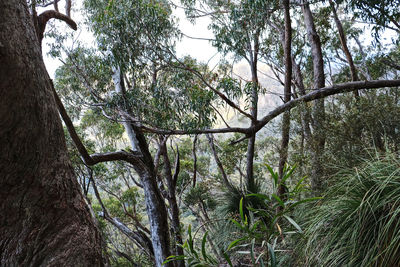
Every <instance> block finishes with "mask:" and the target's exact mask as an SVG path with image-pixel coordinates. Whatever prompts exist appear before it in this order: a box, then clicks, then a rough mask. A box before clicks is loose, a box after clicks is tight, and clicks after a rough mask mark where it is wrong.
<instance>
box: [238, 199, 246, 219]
mask: <svg viewBox="0 0 400 267" xmlns="http://www.w3.org/2000/svg"><path fill="white" fill-rule="evenodd" d="M239 213H240V218H242V221H245V218H244V213H243V197H242V198H241V199H240V202H239Z"/></svg>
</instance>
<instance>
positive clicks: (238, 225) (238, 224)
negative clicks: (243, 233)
mask: <svg viewBox="0 0 400 267" xmlns="http://www.w3.org/2000/svg"><path fill="white" fill-rule="evenodd" d="M231 221H232V222H233V223H234V224H235V225H236V226H237V227H239V228H240V229H242V230H243V229H244V227H243V226H242V225H241V224H240V223H238V221H236V220H235V219H231Z"/></svg>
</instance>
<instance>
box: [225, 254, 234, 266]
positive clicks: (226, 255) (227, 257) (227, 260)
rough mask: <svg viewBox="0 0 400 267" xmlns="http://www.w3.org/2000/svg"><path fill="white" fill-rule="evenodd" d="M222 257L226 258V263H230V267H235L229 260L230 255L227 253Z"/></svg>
mask: <svg viewBox="0 0 400 267" xmlns="http://www.w3.org/2000/svg"><path fill="white" fill-rule="evenodd" d="M222 255H223V256H224V258H225V260H226V262H228V264H229V266H230V267H233V265H232V262H231V259H230V258H229V256H228V254H226V252H224V253H222Z"/></svg>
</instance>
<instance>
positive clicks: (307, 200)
mask: <svg viewBox="0 0 400 267" xmlns="http://www.w3.org/2000/svg"><path fill="white" fill-rule="evenodd" d="M319 199H323V197H311V198H306V199H302V200H299V201H297V202H295V203H293V204H292V205H290V206H289V209H292V208H294V207H296V206H297V205H300V204H302V203H306V202H311V201H315V200H319Z"/></svg>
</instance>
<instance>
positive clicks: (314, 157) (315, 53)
mask: <svg viewBox="0 0 400 267" xmlns="http://www.w3.org/2000/svg"><path fill="white" fill-rule="evenodd" d="M302 11H303V15H304V23H305V26H306V31H307V36H308V40H309V42H310V46H311V55H312V61H313V78H314V85H313V88H314V89H315V90H317V89H318V88H322V87H325V73H324V60H323V55H322V48H321V41H320V38H319V35H318V33H317V30H316V29H315V24H314V18H313V15H312V13H311V9H310V6H309V4H308V2H307V0H304V1H303V5H302ZM312 115H313V130H314V131H313V138H312V139H313V140H312V144H311V147H312V149H311V165H312V168H311V187H312V189H313V191H314V192H318V191H320V190H321V188H322V177H323V173H324V170H323V167H322V156H323V153H324V148H325V133H324V129H323V125H324V121H325V106H324V100H323V99H319V100H316V101H315V103H314V106H313V109H312Z"/></svg>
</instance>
